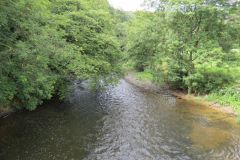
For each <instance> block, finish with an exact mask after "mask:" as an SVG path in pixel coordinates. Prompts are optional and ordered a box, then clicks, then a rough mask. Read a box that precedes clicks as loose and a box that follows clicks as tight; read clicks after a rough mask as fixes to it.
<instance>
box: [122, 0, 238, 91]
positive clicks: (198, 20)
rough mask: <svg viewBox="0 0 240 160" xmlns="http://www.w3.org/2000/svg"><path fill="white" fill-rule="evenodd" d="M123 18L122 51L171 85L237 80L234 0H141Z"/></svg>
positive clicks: (215, 86) (199, 86)
mask: <svg viewBox="0 0 240 160" xmlns="http://www.w3.org/2000/svg"><path fill="white" fill-rule="evenodd" d="M146 4H147V5H148V6H150V7H153V8H154V9H155V12H150V13H149V12H144V11H143V12H138V13H136V14H135V17H134V18H133V20H132V21H130V22H129V37H128V39H127V40H128V43H127V48H128V55H129V59H131V61H134V62H135V69H137V70H140V71H143V70H145V69H150V70H151V72H152V73H153V75H154V79H155V80H156V81H157V82H159V83H162V82H165V83H166V84H168V85H170V86H171V87H174V88H177V89H183V90H188V93H195V94H204V93H210V92H212V91H213V90H219V89H222V88H226V87H228V86H232V85H234V84H237V83H239V77H240V76H239V67H240V60H239V48H240V44H239V40H240V39H239V37H240V25H239V16H237V14H239V12H240V9H239V7H238V5H239V4H237V2H236V3H229V1H224V0H223V1H203V0H194V1H189V0H185V1H175V0H166V1H158V0H147V1H146Z"/></svg>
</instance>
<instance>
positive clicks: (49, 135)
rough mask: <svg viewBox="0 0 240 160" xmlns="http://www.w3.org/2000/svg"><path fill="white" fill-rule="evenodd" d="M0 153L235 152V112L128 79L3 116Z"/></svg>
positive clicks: (237, 155)
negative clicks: (143, 86) (156, 90)
mask: <svg viewBox="0 0 240 160" xmlns="http://www.w3.org/2000/svg"><path fill="white" fill-rule="evenodd" d="M0 159H1V160H16V159H23V160H28V159H29V160H32V159H42V160H50V159H51V160H52V159H63V160H64V159H66V160H69V159H72V160H74V159H76V160H79V159H84V160H95V159H96V160H98V159H99V160H135V159H136V160H161V159H164V160H165V159H179V160H187V159H213V160H214V159H223V160H225V159H231V160H235V159H236V160H237V159H240V127H239V126H238V125H237V124H236V122H235V120H234V118H233V117H229V116H228V115H226V114H223V113H219V112H216V111H215V110H213V109H210V108H207V107H204V106H199V105H196V104H194V103H193V102H186V101H184V100H181V99H176V98H175V97H172V96H170V95H169V94H156V93H149V92H146V91H142V90H141V89H139V88H137V87H134V86H132V85H130V84H128V83H126V82H125V81H121V82H120V83H119V85H117V86H115V87H112V86H110V87H108V89H107V90H105V91H102V92H99V93H93V92H91V91H89V90H87V89H86V88H85V87H83V86H82V85H81V84H75V85H74V89H73V91H72V92H71V94H70V95H69V97H68V98H67V99H66V101H65V102H64V103H59V102H58V101H56V100H53V101H51V102H48V103H46V104H44V105H43V106H42V107H40V108H39V109H38V110H36V111H34V112H20V113H15V114H13V115H11V116H9V117H7V118H5V119H1V120H0Z"/></svg>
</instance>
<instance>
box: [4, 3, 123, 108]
mask: <svg viewBox="0 0 240 160" xmlns="http://www.w3.org/2000/svg"><path fill="white" fill-rule="evenodd" d="M113 19H114V16H113V15H112V14H111V11H110V9H109V5H108V2H107V0H101V1H93V0H91V1H87V0H51V1H50V0H39V1H35V0H10V1H9V0H2V1H1V2H0V20H1V24H0V35H1V36H0V56H1V59H0V63H1V65H0V88H1V91H0V106H12V107H14V108H18V109H22V108H25V109H28V110H34V109H35V108H36V107H37V105H39V104H41V103H42V102H43V100H45V99H50V98H51V97H52V96H53V95H55V94H58V95H59V96H60V97H63V96H64V95H65V94H66V91H67V86H68V84H69V83H70V82H71V81H72V80H74V79H77V78H78V79H89V78H91V79H101V78H102V77H107V76H108V75H110V74H116V73H117V72H118V71H119V67H118V63H119V59H120V57H119V56H120V49H119V43H118V40H117V38H116V36H115V30H114V28H115V25H114V23H113V21H114V20H113Z"/></svg>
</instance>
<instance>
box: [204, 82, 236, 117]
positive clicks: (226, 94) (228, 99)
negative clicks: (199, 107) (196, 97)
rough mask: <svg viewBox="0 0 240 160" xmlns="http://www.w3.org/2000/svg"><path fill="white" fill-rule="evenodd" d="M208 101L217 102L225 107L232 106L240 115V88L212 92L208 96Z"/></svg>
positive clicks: (233, 87) (234, 87)
mask: <svg viewBox="0 0 240 160" xmlns="http://www.w3.org/2000/svg"><path fill="white" fill-rule="evenodd" d="M207 98H208V100H211V101H217V102H219V103H221V104H223V105H230V106H233V107H234V108H235V110H236V111H237V112H238V114H240V108H239V106H240V101H239V99H240V87H239V86H232V87H227V88H223V89H219V90H214V91H212V92H211V93H210V94H209V95H208V96H207Z"/></svg>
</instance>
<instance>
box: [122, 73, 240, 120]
mask: <svg viewBox="0 0 240 160" xmlns="http://www.w3.org/2000/svg"><path fill="white" fill-rule="evenodd" d="M125 80H126V81H127V82H128V83H130V84H133V85H135V86H137V87H139V88H141V89H144V90H147V91H151V92H156V93H162V92H168V93H170V94H172V95H173V96H175V97H177V98H179V99H184V100H187V101H193V102H194V103H197V104H200V105H204V106H207V107H210V108H212V109H214V110H217V111H220V112H223V113H226V114H231V115H234V116H237V115H238V113H237V111H235V110H234V107H232V106H227V105H221V104H220V103H219V102H216V101H209V100H207V98H205V97H200V96H195V95H188V94H187V93H184V92H181V91H176V90H169V88H168V87H159V86H158V85H156V84H154V83H153V80H152V79H151V78H145V79H144V78H143V79H142V78H139V77H138V75H137V74H136V73H134V72H131V73H129V74H127V75H126V76H125Z"/></svg>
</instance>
